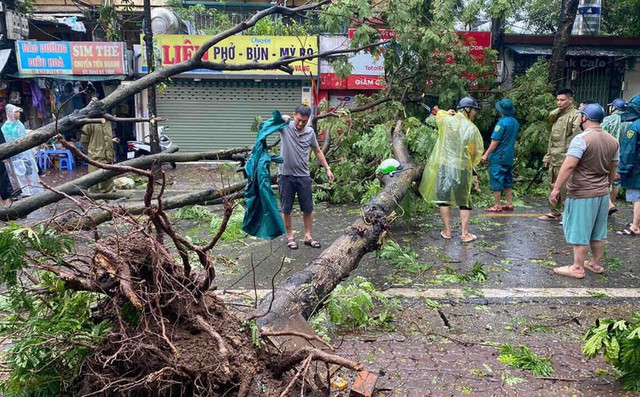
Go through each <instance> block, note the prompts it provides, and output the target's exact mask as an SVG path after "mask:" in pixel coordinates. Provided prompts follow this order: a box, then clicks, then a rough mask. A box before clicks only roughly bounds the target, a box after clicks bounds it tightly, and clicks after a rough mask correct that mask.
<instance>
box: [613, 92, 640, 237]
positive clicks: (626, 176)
mask: <svg viewBox="0 0 640 397" xmlns="http://www.w3.org/2000/svg"><path fill="white" fill-rule="evenodd" d="M621 117H622V121H623V122H624V121H633V123H632V124H631V125H630V126H629V128H628V129H627V130H626V131H625V132H624V133H622V134H621V136H620V138H621V139H620V163H619V164H618V175H619V176H620V185H622V186H623V187H625V188H626V189H627V197H626V199H627V201H628V202H631V203H633V221H632V222H631V225H630V226H629V227H628V228H625V229H622V230H619V231H617V232H616V234H619V235H623V236H638V235H640V137H638V135H639V134H640V94H638V95H636V96H634V97H633V98H631V100H630V101H629V103H628V104H627V109H626V111H625V112H624V113H623V114H622V115H621Z"/></svg>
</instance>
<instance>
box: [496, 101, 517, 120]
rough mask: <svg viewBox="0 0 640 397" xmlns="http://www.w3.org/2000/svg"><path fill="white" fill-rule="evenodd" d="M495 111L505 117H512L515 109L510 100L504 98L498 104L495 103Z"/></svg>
mask: <svg viewBox="0 0 640 397" xmlns="http://www.w3.org/2000/svg"><path fill="white" fill-rule="evenodd" d="M496 109H498V112H500V113H502V114H504V115H505V116H513V115H514V114H516V109H515V108H514V107H513V102H511V99H509V98H504V99H502V100H501V101H500V102H498V103H496Z"/></svg>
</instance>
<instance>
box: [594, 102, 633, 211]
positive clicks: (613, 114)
mask: <svg viewBox="0 0 640 397" xmlns="http://www.w3.org/2000/svg"><path fill="white" fill-rule="evenodd" d="M608 106H609V109H610V111H609V113H610V115H609V116H607V117H605V118H604V120H602V125H601V126H602V129H603V130H605V131H607V132H608V133H609V134H611V135H612V136H613V137H614V138H616V139H617V140H618V143H620V138H621V137H622V134H624V132H625V131H626V130H627V128H629V126H630V125H631V122H630V121H622V113H623V112H624V111H625V110H626V109H627V102H626V101H625V100H624V99H622V98H618V99H614V100H613V102H611V103H610V104H609V105H608ZM619 189H620V178H616V179H614V181H613V183H612V184H611V193H610V194H609V215H611V214H613V213H615V212H617V211H618V209H617V208H616V206H615V202H616V197H618V190H619Z"/></svg>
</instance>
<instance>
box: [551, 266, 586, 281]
mask: <svg viewBox="0 0 640 397" xmlns="http://www.w3.org/2000/svg"><path fill="white" fill-rule="evenodd" d="M553 272H554V273H555V274H558V275H560V276H566V277H572V278H584V273H576V272H574V271H573V270H571V265H568V266H561V267H556V268H554V269H553Z"/></svg>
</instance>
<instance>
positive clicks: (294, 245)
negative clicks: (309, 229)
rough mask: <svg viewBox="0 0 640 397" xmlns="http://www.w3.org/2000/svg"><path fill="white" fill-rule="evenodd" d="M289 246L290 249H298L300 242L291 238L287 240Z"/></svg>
mask: <svg viewBox="0 0 640 397" xmlns="http://www.w3.org/2000/svg"><path fill="white" fill-rule="evenodd" d="M287 247H289V249H290V250H297V249H298V243H296V240H294V239H289V240H287Z"/></svg>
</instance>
